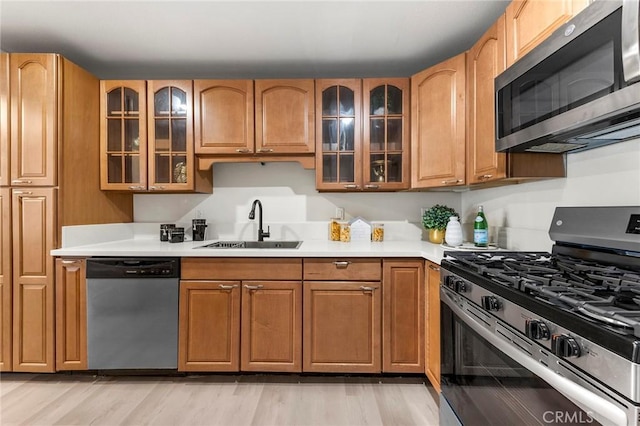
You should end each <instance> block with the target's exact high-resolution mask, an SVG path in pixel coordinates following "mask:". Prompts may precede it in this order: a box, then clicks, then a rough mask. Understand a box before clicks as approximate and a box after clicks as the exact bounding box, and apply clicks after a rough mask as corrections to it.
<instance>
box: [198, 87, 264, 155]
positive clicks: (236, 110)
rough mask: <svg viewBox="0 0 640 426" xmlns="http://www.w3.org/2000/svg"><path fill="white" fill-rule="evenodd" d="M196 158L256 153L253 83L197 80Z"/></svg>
mask: <svg viewBox="0 0 640 426" xmlns="http://www.w3.org/2000/svg"><path fill="white" fill-rule="evenodd" d="M193 91H194V111H195V116H194V121H195V152H196V154H238V153H240V154H247V153H252V152H254V141H255V138H254V133H253V132H254V126H253V80H195V81H194V82H193Z"/></svg>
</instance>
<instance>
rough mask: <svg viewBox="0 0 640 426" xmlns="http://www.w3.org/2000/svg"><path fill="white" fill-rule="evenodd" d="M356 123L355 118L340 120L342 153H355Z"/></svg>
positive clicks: (340, 148)
mask: <svg viewBox="0 0 640 426" xmlns="http://www.w3.org/2000/svg"><path fill="white" fill-rule="evenodd" d="M354 123H355V119H353V118H341V119H340V146H339V150H340V151H353V149H354V140H355V136H354V131H355V129H354V127H355V126H354Z"/></svg>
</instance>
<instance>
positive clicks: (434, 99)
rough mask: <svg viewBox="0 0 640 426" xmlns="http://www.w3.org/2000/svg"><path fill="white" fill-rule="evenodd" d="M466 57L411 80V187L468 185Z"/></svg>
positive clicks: (437, 66)
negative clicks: (466, 178) (466, 166)
mask: <svg viewBox="0 0 640 426" xmlns="http://www.w3.org/2000/svg"><path fill="white" fill-rule="evenodd" d="M465 57H466V54H465V53H462V54H460V55H458V56H455V57H453V58H451V59H448V60H446V61H444V62H442V63H440V64H438V65H435V66H433V67H431V68H428V69H426V70H424V71H421V72H419V73H418V74H415V75H414V76H412V77H411V123H412V125H411V128H412V131H411V152H412V156H411V161H412V164H411V187H412V188H416V189H418V188H432V187H443V186H456V185H464V183H465V141H466V139H465V127H466V125H465V118H466V117H465V82H466V77H465V74H466V61H465Z"/></svg>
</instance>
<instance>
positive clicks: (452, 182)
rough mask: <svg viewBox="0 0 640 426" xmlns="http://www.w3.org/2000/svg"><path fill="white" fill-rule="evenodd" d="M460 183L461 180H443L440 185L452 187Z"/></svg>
mask: <svg viewBox="0 0 640 426" xmlns="http://www.w3.org/2000/svg"><path fill="white" fill-rule="evenodd" d="M460 182H462V179H449V180H443V181H442V184H443V185H454V184H456V183H460Z"/></svg>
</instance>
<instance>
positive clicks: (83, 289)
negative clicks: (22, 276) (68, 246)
mask: <svg viewBox="0 0 640 426" xmlns="http://www.w3.org/2000/svg"><path fill="white" fill-rule="evenodd" d="M86 271H87V266H86V260H85V259H56V370H58V371H62V370H86V369H87V280H86Z"/></svg>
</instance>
